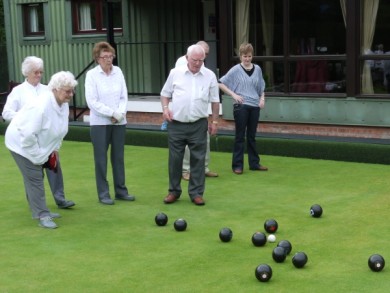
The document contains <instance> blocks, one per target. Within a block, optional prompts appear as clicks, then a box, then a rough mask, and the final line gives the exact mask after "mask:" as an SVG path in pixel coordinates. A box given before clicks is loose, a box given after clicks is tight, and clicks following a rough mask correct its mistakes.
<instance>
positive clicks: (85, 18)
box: [79, 3, 92, 31]
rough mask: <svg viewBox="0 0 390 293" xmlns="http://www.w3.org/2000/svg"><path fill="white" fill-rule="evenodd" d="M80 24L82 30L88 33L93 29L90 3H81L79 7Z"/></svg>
mask: <svg viewBox="0 0 390 293" xmlns="http://www.w3.org/2000/svg"><path fill="white" fill-rule="evenodd" d="M79 18H80V19H79V23H80V28H79V29H80V30H81V31H86V30H91V29H92V23H91V4H90V3H80V6H79Z"/></svg>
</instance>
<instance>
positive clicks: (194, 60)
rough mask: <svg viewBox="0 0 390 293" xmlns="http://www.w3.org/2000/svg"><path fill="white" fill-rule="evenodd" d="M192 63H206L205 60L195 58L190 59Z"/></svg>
mask: <svg viewBox="0 0 390 293" xmlns="http://www.w3.org/2000/svg"><path fill="white" fill-rule="evenodd" d="M190 59H191V61H192V62H194V63H198V62H199V63H203V62H204V59H193V58H190Z"/></svg>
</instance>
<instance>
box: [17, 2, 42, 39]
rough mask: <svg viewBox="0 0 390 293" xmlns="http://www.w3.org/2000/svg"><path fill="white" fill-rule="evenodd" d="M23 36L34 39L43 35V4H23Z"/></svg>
mask: <svg viewBox="0 0 390 293" xmlns="http://www.w3.org/2000/svg"><path fill="white" fill-rule="evenodd" d="M22 15H23V36H25V37H34V36H44V35H45V20H44V13H43V3H33V4H23V5H22Z"/></svg>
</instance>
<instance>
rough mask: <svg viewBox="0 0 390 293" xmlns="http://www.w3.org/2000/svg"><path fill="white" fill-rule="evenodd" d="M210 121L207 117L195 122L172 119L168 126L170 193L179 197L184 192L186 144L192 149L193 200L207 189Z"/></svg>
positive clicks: (191, 186) (191, 181) (189, 186)
mask: <svg viewBox="0 0 390 293" xmlns="http://www.w3.org/2000/svg"><path fill="white" fill-rule="evenodd" d="M207 128H208V122H207V119H206V118H203V119H200V120H198V121H196V122H193V123H181V122H178V121H172V122H170V123H169V126H168V145H169V193H171V194H173V195H174V196H176V197H177V198H179V197H180V195H181V193H182V189H181V185H180V184H181V177H182V167H183V156H184V150H185V147H186V145H188V147H189V149H190V167H191V176H190V180H189V183H188V194H189V196H190V198H191V200H192V199H193V198H194V197H196V196H203V193H204V189H205V170H204V164H205V156H206V148H207V131H208V129H207Z"/></svg>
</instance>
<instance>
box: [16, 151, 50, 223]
mask: <svg viewBox="0 0 390 293" xmlns="http://www.w3.org/2000/svg"><path fill="white" fill-rule="evenodd" d="M11 155H12V157H13V158H14V160H15V162H16V165H17V166H18V167H19V170H20V172H21V173H22V176H23V181H24V189H25V191H26V197H27V202H28V204H29V206H30V210H31V213H32V217H33V218H34V219H39V218H42V217H46V216H50V212H49V209H48V208H47V205H46V197H45V186H44V183H43V169H42V166H40V165H34V164H33V163H31V161H30V160H28V159H26V158H25V157H22V156H21V155H18V154H17V153H14V152H12V151H11Z"/></svg>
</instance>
